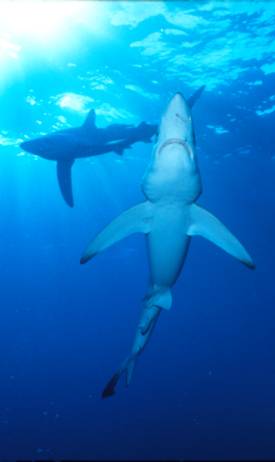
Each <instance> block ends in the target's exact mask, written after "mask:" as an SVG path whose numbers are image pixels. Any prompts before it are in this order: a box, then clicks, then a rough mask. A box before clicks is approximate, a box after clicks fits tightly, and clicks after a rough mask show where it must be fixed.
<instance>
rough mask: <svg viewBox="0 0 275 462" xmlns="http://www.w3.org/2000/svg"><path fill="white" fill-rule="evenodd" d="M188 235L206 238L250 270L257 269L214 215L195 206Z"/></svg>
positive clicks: (239, 244)
mask: <svg viewBox="0 0 275 462" xmlns="http://www.w3.org/2000/svg"><path fill="white" fill-rule="evenodd" d="M188 235H189V236H196V235H198V236H202V237H205V238H206V239H208V240H209V241H211V242H213V243H214V244H216V245H217V246H219V247H221V249H223V250H224V251H225V252H227V253H229V254H230V255H232V256H233V257H235V258H237V259H238V260H240V261H241V262H242V263H244V264H245V265H246V266H248V267H249V268H252V269H254V268H255V265H254V263H253V261H252V258H251V257H250V255H249V253H248V252H247V251H246V250H245V248H244V247H243V246H242V244H241V243H240V242H239V241H238V239H237V238H236V237H235V236H234V235H233V234H232V233H231V232H230V231H229V230H228V229H227V228H226V227H225V226H224V225H223V224H222V223H221V222H220V221H219V220H218V219H217V218H216V217H215V216H214V215H212V214H211V213H209V212H207V211H206V210H204V209H203V208H201V207H199V206H198V205H195V204H193V205H192V206H191V224H190V227H189V230H188Z"/></svg>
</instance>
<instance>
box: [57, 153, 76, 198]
mask: <svg viewBox="0 0 275 462" xmlns="http://www.w3.org/2000/svg"><path fill="white" fill-rule="evenodd" d="M73 163H74V160H59V161H58V162H57V179H58V184H59V187H60V191H61V194H62V196H63V199H64V200H65V202H66V203H67V204H68V205H69V206H70V207H73V206H74V199H73V188H72V165H73Z"/></svg>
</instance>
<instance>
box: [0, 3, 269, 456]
mask: <svg viewBox="0 0 275 462" xmlns="http://www.w3.org/2000/svg"><path fill="white" fill-rule="evenodd" d="M274 23H275V3H274V2H273V1H249V2H248V1H236V0H235V1H233V0H231V1H229V0H228V1H198V2H195V1H181V2H180V1H179V2H177V1H175V2H174V1H169V2H168V1H166V2H161V1H152V2H149V1H148V2H147V1H146V2H142V1H128V2H120V1H116V2H104V1H100V2H99V1H98V2H97V1H90V2H89V1H85V2H81V1H78V2H70V1H60V2H54V1H48V2H41V1H36V2H35V3H30V2H25V1H24V2H22V1H20V2H19V1H14V2H11V1H10V2H4V1H3V2H1V4H0V69H1V71H0V199H1V205H0V207H1V208H0V210H1V214H0V217H1V218H0V230H1V241H0V256H1V258H0V268H1V279H0V281H1V299H0V300H1V311H0V358H1V360H0V365H1V367H0V397H1V400H0V402H1V405H0V460H14V459H25V460H26V459H39V460H40V459H41V460H42V459H66V458H67V459H98V460H100V459H162V460H163V459H168V458H170V459H171V458H173V459H175V458H181V459H192V460H195V459H253V458H254V459H259V458H265V459H271V458H275V438H274V434H275V362H274V357H275V335H274V333H275V310H274V303H275V285H274V260H275V251H274V235H275V215H274V207H275V187H274V184H275V181H274V180H275V151H274V145H275V143H274V141H275V137H274V122H275V118H274V117H275V93H274V88H275V86H274V84H275V63H274V53H275V45H274V43H275V36H274V34H275V32H274V31H275V29H274V26H275V24H274ZM201 85H206V88H205V90H204V92H203V94H202V96H201V98H200V100H199V101H198V102H197V104H196V106H195V107H194V110H193V118H194V125H195V133H196V140H197V155H198V162H199V167H200V172H201V176H202V182H203V193H202V195H201V197H200V199H199V203H200V204H201V205H202V206H204V207H205V208H207V209H208V210H210V211H211V212H212V213H214V214H215V215H217V216H218V217H219V218H220V219H221V220H222V221H223V222H224V223H225V224H226V225H227V226H228V227H229V228H230V230H232V232H234V233H235V234H236V235H237V237H238V238H239V239H240V240H241V242H242V243H243V244H244V245H245V246H246V248H247V249H248V250H249V252H250V253H251V255H252V257H253V259H254V261H255V264H256V270H255V271H250V270H248V269H247V268H245V267H244V266H242V265H241V264H240V263H239V262H238V261H236V260H234V259H233V258H231V257H230V256H228V255H227V254H225V253H224V252H223V251H222V250H220V249H219V248H217V247H215V246H214V245H213V244H211V243H209V242H207V241H206V240H203V239H201V238H199V237H197V238H194V239H193V240H192V243H191V247H190V250H189V254H188V257H187V260H186V263H185V265H184V268H183V271H182V273H181V275H180V277H179V279H178V281H177V283H176V285H175V287H174V288H173V306H172V308H171V310H170V311H169V312H164V313H162V315H161V316H160V319H159V321H158V325H157V327H156V329H155V331H154V334H153V336H152V338H151V341H150V343H149V344H148V346H147V348H146V350H145V351H144V353H143V355H142V356H141V357H140V359H139V361H138V365H137V367H136V370H135V373H134V376H133V381H132V383H131V385H130V387H129V388H127V389H126V388H124V386H123V384H121V385H119V387H118V389H117V393H116V395H115V396H114V397H112V398H110V399H106V400H102V399H101V392H102V389H103V388H104V385H105V384H106V382H107V381H108V379H109V378H110V377H111V375H112V373H113V372H114V371H115V370H116V368H117V367H118V366H119V364H120V362H121V361H122V360H123V359H124V358H125V356H126V355H127V354H128V353H129V350H130V347H131V343H132V340H133V336H134V333H135V329H136V326H137V323H138V319H139V315H140V309H141V303H142V298H143V296H144V294H145V292H146V286H147V281H148V264H147V256H146V248H145V241H144V238H143V236H142V235H133V236H130V237H128V238H127V239H125V240H124V241H121V242H119V243H118V244H116V245H115V246H113V247H112V248H110V249H109V250H108V251H106V252H105V253H102V255H99V256H97V258H95V259H94V260H93V261H92V262H90V263H88V264H87V265H84V266H81V265H80V264H79V258H80V256H81V253H82V251H83V249H84V247H85V246H86V245H87V243H88V241H89V239H90V238H91V237H92V236H94V235H96V233H97V232H98V231H99V230H101V229H102V227H103V226H105V225H106V224H107V223H108V222H109V221H110V220H111V219H113V218H114V217H115V216H117V215H118V214H119V213H121V212H122V211H123V210H125V209H126V208H128V207H130V206H132V205H134V204H136V203H138V202H140V201H141V200H143V196H142V193H141V189H140V183H141V180H142V176H143V174H144V171H145V169H146V167H147V164H148V162H149V160H150V156H151V151H152V148H153V144H144V143H137V144H135V145H134V146H133V148H132V149H131V150H127V151H125V153H124V155H123V156H118V155H117V154H115V153H110V154H106V155H104V156H97V157H90V158H87V159H82V160H77V161H76V162H75V165H74V167H73V186H74V196H75V206H74V208H69V207H68V206H67V205H66V204H65V202H64V201H63V199H62V197H61V194H60V192H59V189H58V184H57V181H56V172H55V163H54V162H53V161H48V160H45V159H42V158H39V157H36V156H33V155H31V154H28V153H26V152H23V151H22V150H21V149H20V147H19V144H20V143H21V142H22V141H25V140H28V139H31V138H34V137H37V136H39V135H42V134H46V133H50V132H52V131H54V130H59V129H63V128H68V127H74V126H78V125H81V123H82V122H83V120H84V118H85V114H86V113H87V111H88V110H89V109H91V108H94V109H95V111H96V114H97V119H96V120H97V124H98V126H100V127H105V126H107V125H108V124H110V123H125V124H138V123H140V122H141V121H146V122H148V123H155V124H158V123H159V121H160V117H161V114H162V112H163V110H164V109H165V107H166V104H167V102H168V101H169V98H170V97H171V96H172V95H173V94H174V93H175V92H176V91H181V92H182V93H183V94H184V95H185V96H186V97H189V96H190V95H191V94H192V93H193V92H194V91H196V90H197V89H198V88H199V87H200V86H201Z"/></svg>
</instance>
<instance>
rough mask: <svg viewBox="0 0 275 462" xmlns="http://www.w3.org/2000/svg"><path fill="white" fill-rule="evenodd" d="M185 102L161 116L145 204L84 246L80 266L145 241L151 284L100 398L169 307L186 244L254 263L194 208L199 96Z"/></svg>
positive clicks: (127, 370) (178, 100)
mask: <svg viewBox="0 0 275 462" xmlns="http://www.w3.org/2000/svg"><path fill="white" fill-rule="evenodd" d="M202 89H203V87H202V88H200V89H199V90H198V91H197V92H196V93H195V94H194V95H193V96H192V97H191V98H190V99H189V100H188V101H186V100H185V99H184V97H183V96H182V94H180V93H176V95H175V96H174V97H173V98H172V99H171V101H170V102H169V104H168V107H167V109H166V112H165V113H164V115H163V117H162V120H161V124H160V129H159V136H158V140H157V144H156V146H155V148H154V151H153V157H152V161H151V164H150V165H149V168H148V170H147V172H146V174H145V176H144V179H143V182H142V191H143V193H144V195H145V202H143V203H141V204H138V205H136V206H134V207H133V208H130V209H129V210H127V211H125V212H123V213H122V214H121V215H120V216H119V217H118V218H116V219H114V220H113V221H112V222H111V223H110V224H109V225H108V226H107V227H106V228H105V229H103V231H101V232H100V233H99V234H98V235H97V236H96V237H95V239H94V240H92V242H91V243H90V244H89V245H88V247H87V249H86V251H85V252H84V254H83V256H82V258H81V260H80V262H81V263H85V262H87V261H88V260H89V259H91V258H93V257H94V256H95V255H97V254H98V253H99V252H102V251H103V250H105V249H107V247H109V246H110V245H112V244H114V243H115V242H117V241H119V240H121V239H123V238H125V237H126V236H128V235H130V234H132V233H143V234H145V235H146V239H147V244H148V245H147V249H148V256H149V265H150V284H149V288H148V292H147V295H146V296H145V298H144V302H143V310H142V314H141V318H140V322H139V325H138V328H137V332H136V336H135V340H134V343H133V348H132V351H131V353H130V355H129V356H128V357H127V358H126V360H125V361H124V362H123V363H122V365H121V367H120V368H119V369H118V370H117V371H116V373H115V374H114V375H113V377H112V378H111V380H110V381H109V382H108V383H107V385H106V387H105V389H104V391H103V394H102V397H103V398H105V397H108V396H111V395H113V394H114V393H115V387H116V385H117V382H118V380H119V379H120V377H121V376H122V375H124V374H125V375H126V384H127V385H128V384H129V383H130V381H131V378H132V373H133V369H134V365H135V362H136V359H137V357H138V356H139V355H140V353H141V352H142V350H143V349H144V347H145V345H146V343H147V342H148V340H149V338H150V336H151V334H152V332H153V329H154V327H155V325H156V322H157V319H158V317H159V315H160V313H161V311H162V310H169V309H170V307H171V304H172V294H171V288H172V286H173V285H174V284H175V282H176V280H177V278H178V276H179V274H180V272H181V269H182V266H183V263H184V261H185V258H186V255H187V252H188V248H189V244H190V240H191V237H193V236H203V237H205V238H206V239H208V240H209V241H211V242H213V243H214V244H216V245H217V246H219V247H221V248H222V249H223V250H225V251H226V252H227V253H229V254H230V255H232V256H233V257H235V258H237V259H238V260H240V261H241V262H242V263H244V264H245V265H246V266H248V267H249V268H254V264H253V262H252V259H251V257H250V255H249V254H248V252H247V251H246V250H245V248H244V247H243V246H242V244H240V242H239V241H238V240H237V238H236V237H235V236H233V234H231V232H230V231H229V230H228V229H227V228H226V227H225V226H224V225H223V224H222V223H221V222H220V221H219V220H218V219H217V218H216V217H215V216H213V215H211V213H209V212H208V211H206V210H205V209H203V208H202V207H200V206H199V205H197V204H196V201H197V199H198V198H199V196H200V194H201V188H202V187H201V178H200V173H199V169H198V165H197V160H196V152H195V139H194V129H193V124H192V117H191V107H192V106H193V104H194V103H195V101H196V100H197V99H198V97H199V95H200V93H201V92H202Z"/></svg>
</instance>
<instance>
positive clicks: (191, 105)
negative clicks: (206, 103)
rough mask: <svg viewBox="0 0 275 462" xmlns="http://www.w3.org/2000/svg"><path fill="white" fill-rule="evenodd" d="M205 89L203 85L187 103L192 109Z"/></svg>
mask: <svg viewBox="0 0 275 462" xmlns="http://www.w3.org/2000/svg"><path fill="white" fill-rule="evenodd" d="M204 89H205V85H202V86H201V87H200V88H199V89H198V90H197V91H195V93H193V95H192V96H190V98H188V100H187V103H188V105H189V107H190V108H191V107H193V106H194V104H195V103H196V102H197V100H198V99H199V97H200V96H201V94H202V92H203V90H204Z"/></svg>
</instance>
